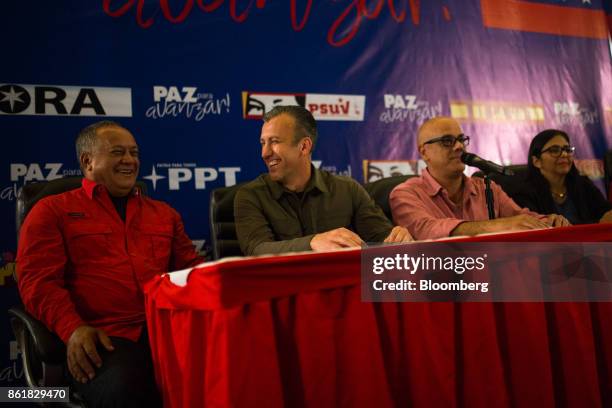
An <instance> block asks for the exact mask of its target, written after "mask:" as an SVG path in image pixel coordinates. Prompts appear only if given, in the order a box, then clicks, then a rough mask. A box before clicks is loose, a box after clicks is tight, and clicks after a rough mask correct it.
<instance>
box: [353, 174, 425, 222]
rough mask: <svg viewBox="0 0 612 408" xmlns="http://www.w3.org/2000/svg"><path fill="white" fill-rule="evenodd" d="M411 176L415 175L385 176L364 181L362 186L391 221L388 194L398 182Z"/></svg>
mask: <svg viewBox="0 0 612 408" xmlns="http://www.w3.org/2000/svg"><path fill="white" fill-rule="evenodd" d="M411 177H417V176H416V175H414V174H412V175H409V176H406V175H402V176H393V177H386V178H383V179H380V180H376V181H373V182H371V183H365V184H364V185H363V187H364V188H365V190H366V191H367V192H368V194H369V195H370V197H372V199H373V200H374V202H375V203H376V204H377V205H378V206H379V207H380V208H381V209H382V210H383V212H384V213H385V215H386V216H387V218H388V219H389V220H390V221H391V222H393V216H392V215H391V207H390V206H389V194H391V191H392V190H393V189H394V188H395V186H397V185H398V184H401V183H403V182H404V181H406V180H408V179H409V178H411Z"/></svg>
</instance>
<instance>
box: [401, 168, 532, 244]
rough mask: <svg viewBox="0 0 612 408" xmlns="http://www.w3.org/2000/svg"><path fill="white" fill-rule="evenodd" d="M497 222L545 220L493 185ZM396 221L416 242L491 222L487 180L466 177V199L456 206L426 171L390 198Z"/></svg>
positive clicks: (406, 183)
mask: <svg viewBox="0 0 612 408" xmlns="http://www.w3.org/2000/svg"><path fill="white" fill-rule="evenodd" d="M491 189H492V190H493V201H494V206H495V218H504V217H512V216H515V215H519V214H529V215H532V216H534V217H537V218H542V217H543V216H541V215H539V214H537V213H534V212H531V211H529V210H528V209H526V208H521V207H519V206H518V205H517V204H516V203H515V202H514V201H512V199H511V198H510V197H508V195H507V194H506V193H505V192H504V191H503V190H502V189H501V187H500V186H499V185H497V184H495V183H494V182H491ZM389 203H390V206H391V212H392V214H393V219H394V221H395V223H396V224H397V225H401V226H404V227H406V228H408V231H410V233H411V234H412V236H413V237H414V238H415V239H436V238H443V237H448V236H450V234H451V232H452V231H453V230H454V229H455V228H457V226H458V225H459V224H461V223H462V222H466V221H486V220H488V219H489V213H488V210H487V200H486V196H485V183H484V180H483V179H481V178H478V177H474V178H472V177H467V176H463V199H462V200H461V205H455V204H454V203H453V202H452V201H451V200H450V199H449V197H448V191H446V190H445V189H444V188H443V187H442V186H441V185H440V183H438V182H437V181H436V180H435V179H434V178H433V177H432V176H431V174H429V170H427V169H426V170H425V171H424V172H423V174H422V175H421V177H413V178H410V179H408V180H406V181H405V182H404V183H402V184H400V185H398V186H397V187H395V188H394V189H393V191H392V192H391V195H390V196H389Z"/></svg>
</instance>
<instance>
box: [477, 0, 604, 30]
mask: <svg viewBox="0 0 612 408" xmlns="http://www.w3.org/2000/svg"><path fill="white" fill-rule="evenodd" d="M480 6H481V8H482V23H483V24H484V26H485V27H488V28H502V29H506V30H518V31H530V32H534V33H545V34H556V35H565V36H572V37H586V38H596V39H606V38H608V27H609V26H611V27H612V25H610V23H609V21H610V16H608V21H606V14H605V13H604V11H603V10H588V9H584V8H577V7H565V6H554V5H550V4H535V3H525V2H522V1H518V0H480Z"/></svg>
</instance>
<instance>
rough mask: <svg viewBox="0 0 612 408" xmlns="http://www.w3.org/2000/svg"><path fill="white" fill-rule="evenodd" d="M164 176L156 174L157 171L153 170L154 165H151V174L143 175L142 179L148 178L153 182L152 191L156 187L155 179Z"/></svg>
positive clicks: (163, 177)
mask: <svg viewBox="0 0 612 408" xmlns="http://www.w3.org/2000/svg"><path fill="white" fill-rule="evenodd" d="M165 178H166V176H160V175H158V174H157V172H156V171H155V166H151V174H149V175H148V176H144V177H143V179H145V180H149V181H150V182H151V183H152V184H153V191H155V189H156V187H157V181H158V180H162V179H165Z"/></svg>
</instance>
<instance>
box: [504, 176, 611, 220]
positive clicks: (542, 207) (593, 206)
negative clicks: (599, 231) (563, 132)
mask: <svg viewBox="0 0 612 408" xmlns="http://www.w3.org/2000/svg"><path fill="white" fill-rule="evenodd" d="M566 185H567V193H568V196H569V198H570V199H571V200H572V201H573V202H574V205H575V206H576V211H577V212H578V218H579V224H594V223H597V222H599V219H600V218H601V217H602V216H603V215H604V213H606V212H607V211H609V210H611V209H612V203H610V202H609V201H607V200H606V199H605V198H604V196H603V194H602V193H601V191H599V189H598V188H597V187H595V185H594V184H593V182H592V181H591V180H589V178H588V177H585V176H577V177H574V178H573V180H572V178H570V177H568V178H567V179H566ZM512 199H513V200H514V201H515V202H516V203H517V204H518V205H520V206H521V207H527V208H529V209H530V210H532V211H535V212H538V213H540V214H554V213H558V212H557V209H556V207H555V203H554V201H553V198H552V194H551V193H550V187H549V186H548V183H546V181H545V180H537V179H535V180H534V179H527V180H525V181H524V184H523V185H522V186H521V187H520V188H519V189H518V191H516V192H515V193H514V194H513V195H512Z"/></svg>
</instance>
